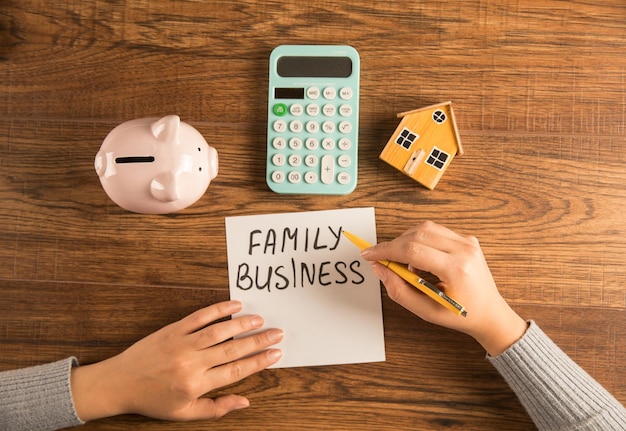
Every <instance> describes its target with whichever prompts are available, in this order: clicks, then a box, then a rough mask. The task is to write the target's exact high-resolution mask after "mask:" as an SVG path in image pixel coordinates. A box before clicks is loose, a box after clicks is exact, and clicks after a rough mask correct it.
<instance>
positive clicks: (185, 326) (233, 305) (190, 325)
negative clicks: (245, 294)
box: [172, 301, 242, 334]
mask: <svg viewBox="0 0 626 431" xmlns="http://www.w3.org/2000/svg"><path fill="white" fill-rule="evenodd" d="M241 307H242V306H241V302H239V301H224V302H218V303H217V304H213V305H209V306H208V307H205V308H201V309H200V310H198V311H195V312H193V313H191V314H190V315H188V316H187V317H184V318H182V319H181V320H179V321H178V322H175V323H174V324H173V325H172V326H174V327H175V328H176V329H177V330H179V331H181V332H182V333H184V334H191V333H192V332H195V331H197V330H198V329H201V328H204V327H205V326H206V325H208V324H210V323H212V322H215V321H216V320H219V319H222V318H224V317H227V316H230V315H231V314H234V313H237V312H239V311H241Z"/></svg>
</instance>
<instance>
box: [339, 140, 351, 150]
mask: <svg viewBox="0 0 626 431" xmlns="http://www.w3.org/2000/svg"><path fill="white" fill-rule="evenodd" d="M337 146H338V147H339V149H340V150H343V151H348V150H349V149H350V148H351V147H352V141H350V139H348V138H341V139H340V140H339V141H338V142H337Z"/></svg>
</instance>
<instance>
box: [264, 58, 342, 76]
mask: <svg viewBox="0 0 626 431" xmlns="http://www.w3.org/2000/svg"><path fill="white" fill-rule="evenodd" d="M276 71H277V72H278V75H280V76H282V77H284V78H304V77H311V78H348V77H349V76H350V75H352V60H351V59H350V58H349V57H299V56H283V57H280V58H279V59H278V61H277V64H276Z"/></svg>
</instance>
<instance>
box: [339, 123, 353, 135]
mask: <svg viewBox="0 0 626 431" xmlns="http://www.w3.org/2000/svg"><path fill="white" fill-rule="evenodd" d="M339 131H340V132H341V133H350V132H351V131H352V123H350V122H349V121H342V122H341V123H339Z"/></svg>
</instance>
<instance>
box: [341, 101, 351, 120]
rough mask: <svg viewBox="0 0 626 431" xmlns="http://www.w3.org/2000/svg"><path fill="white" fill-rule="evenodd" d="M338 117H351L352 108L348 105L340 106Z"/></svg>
mask: <svg viewBox="0 0 626 431" xmlns="http://www.w3.org/2000/svg"><path fill="white" fill-rule="evenodd" d="M339 115H341V116H342V117H349V116H350V115H352V106H350V105H348V104H347V103H344V104H343V105H341V106H340V107H339Z"/></svg>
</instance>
